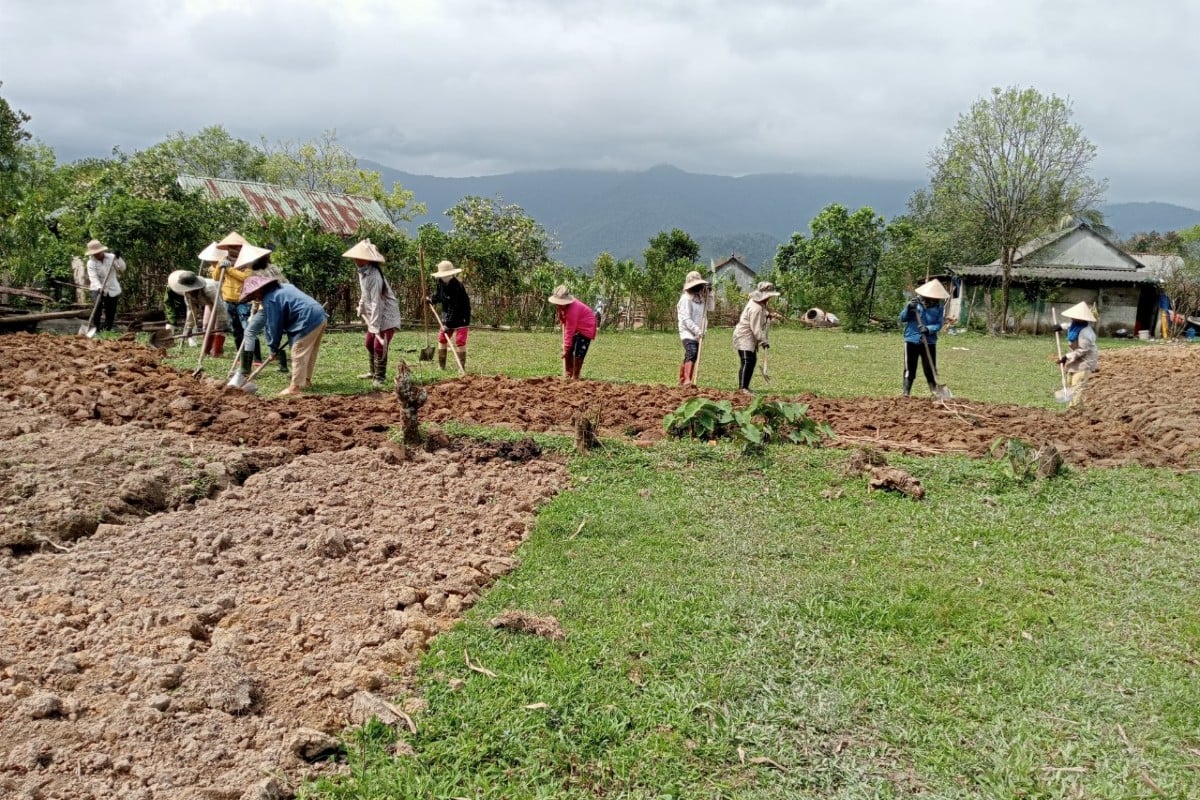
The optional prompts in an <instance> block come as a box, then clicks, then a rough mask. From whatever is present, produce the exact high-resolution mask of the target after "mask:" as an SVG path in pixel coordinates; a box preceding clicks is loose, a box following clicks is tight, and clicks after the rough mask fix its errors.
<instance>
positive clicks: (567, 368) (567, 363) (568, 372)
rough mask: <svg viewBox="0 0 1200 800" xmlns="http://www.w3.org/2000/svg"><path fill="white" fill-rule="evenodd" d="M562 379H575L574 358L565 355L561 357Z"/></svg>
mask: <svg viewBox="0 0 1200 800" xmlns="http://www.w3.org/2000/svg"><path fill="white" fill-rule="evenodd" d="M563 377H564V378H574V377H575V356H573V355H567V356H564V357H563Z"/></svg>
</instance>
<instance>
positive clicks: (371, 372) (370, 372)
mask: <svg viewBox="0 0 1200 800" xmlns="http://www.w3.org/2000/svg"><path fill="white" fill-rule="evenodd" d="M367 360H368V361H370V362H371V365H370V366H369V367H367V371H366V372H364V373H363V374H361V375H355V376H354V377H356V378H358V379H359V380H360V381H373V380H375V370H376V368H377V367H378V366H379V365H378V364H377V363H376V362H377V359H376V357H375V351H374V349H372V350H368V351H367Z"/></svg>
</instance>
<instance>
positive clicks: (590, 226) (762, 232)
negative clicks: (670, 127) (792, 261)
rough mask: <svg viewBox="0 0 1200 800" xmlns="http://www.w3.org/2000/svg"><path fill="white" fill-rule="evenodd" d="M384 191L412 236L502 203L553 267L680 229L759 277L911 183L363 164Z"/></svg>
mask: <svg viewBox="0 0 1200 800" xmlns="http://www.w3.org/2000/svg"><path fill="white" fill-rule="evenodd" d="M360 166H362V167H363V168H364V169H371V170H377V171H378V172H379V173H380V175H381V177H382V178H383V184H384V186H387V187H390V186H391V185H392V183H393V182H399V183H400V185H401V186H403V187H404V188H405V189H408V190H411V191H412V192H413V193H414V194H415V199H416V201H417V202H420V203H425V205H426V208H427V213H426V214H425V215H424V216H421V217H418V218H416V219H415V220H414V221H413V223H412V227H413V228H414V229H415V227H416V226H418V225H423V224H425V223H427V222H433V223H436V224H437V225H439V226H440V227H443V228H447V227H449V219H448V218H447V217H446V216H445V211H446V209H448V208H450V207H451V206H453V205H454V204H455V203H457V202H458V201H459V200H461V199H463V198H464V197H466V196H468V195H475V196H478V197H489V198H495V197H501V198H503V202H505V203H515V204H517V205H519V206H521V207H522V208H523V209H524V210H525V212H526V213H527V214H529V216H531V217H533V219H535V220H537V221H538V223H540V224H541V225H542V227H543V228H545V229H546V230H547V231H549V232H550V233H551V235H553V236H554V238H555V239H557V240H558V241H559V242H560V243H561V247H560V248H559V250H557V251H556V252H555V253H554V257H555V258H557V259H558V260H560V261H562V262H563V263H565V264H569V265H571V266H576V267H586V266H589V265H590V264H592V263H593V262H594V261H595V259H596V256H598V255H599V254H600V253H602V252H608V253H611V254H612V255H613V256H614V257H616V258H618V259H625V258H631V259H635V260H638V261H640V260H641V258H642V253H643V252H644V251H645V249H646V246H647V244H648V242H649V240H650V239H651V238H652V237H653V236H655V235H657V234H658V233H660V232H662V231H669V230H671V229H672V228H679V229H681V230H683V231H686V232H687V233H688V234H690V235H691V237H692V238H693V239H695V240H696V242H697V243H698V244H700V247H701V252H700V257H701V261H708V260H709V259H716V260H717V261H720V260H721V259H722V258H725V257H727V256H729V255H730V254H731V253H737V254H738V256H739V257H740V258H741V259H742V260H743V261H744V262H745V263H746V264H748V265H749V266H751V267H753V268H755V269H760V268H762V267H763V266H764V265H767V264H769V263H770V262H771V261H772V260H773V259H774V257H775V250H776V248H777V247H778V246H779V245H780V244H781V243H783V242H786V241H787V240H788V239H789V238H790V237H791V235H792V233H793V232H796V231H800V232H803V233H807V232H808V225H809V222H810V221H811V220H812V218H813V217H815V216H816V215H817V214H818V213H820V211H821V209H822V208H824V207H825V206H827V205H829V204H830V203H841V204H842V205H844V206H846V207H847V208H849V209H851V210H854V209H857V208H860V207H861V206H870V207H871V208H873V209H874V210H875V212H876V213H878V214H881V215H882V216H883V217H885V218H887V219H891V218H892V217H895V216H898V215H900V214H903V213H904V212H905V209H906V204H907V202H908V198H909V197H910V196H911V195H912V193H913V192H914V191H915V190H916V189H918V188H920V187H921V186H923V185H924V183H923V182H922V181H918V180H889V179H878V178H855V177H834V176H820V175H796V174H782V173H774V174H763V175H746V176H743V177H737V178H733V177H728V176H722V175H704V174H698V173H691V172H684V171H683V170H680V169H677V168H675V167H672V166H667V165H663V166H657V167H652V168H650V169H647V170H642V171H630V172H625V171H617V170H571V169H555V170H545V171H534V172H512V173H507V174H504V175H487V176H480V177H471V178H440V177H434V176H430V175H415V174H412V173H407V172H401V171H400V170H396V169H393V168H391V167H387V166H384V165H382V164H377V163H374V162H370V161H361V162H360ZM1103 211H1104V216H1105V221H1106V223H1107V224H1108V225H1109V227H1111V228H1112V229H1113V230H1114V231H1115V232H1116V234H1117V236H1118V237H1121V238H1125V237H1128V236H1130V235H1132V234H1134V233H1138V232H1142V231H1151V230H1157V231H1159V232H1160V233H1165V232H1167V231H1171V230H1179V229H1181V228H1188V227H1191V226H1193V225H1198V224H1200V211H1197V210H1195V209H1191V208H1185V207H1183V206H1177V205H1172V204H1170V203H1156V202H1148V203H1111V204H1109V205H1107V206H1105V207H1104V208H1103Z"/></svg>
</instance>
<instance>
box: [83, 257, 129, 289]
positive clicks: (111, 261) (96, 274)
mask: <svg viewBox="0 0 1200 800" xmlns="http://www.w3.org/2000/svg"><path fill="white" fill-rule="evenodd" d="M124 271H125V260H124V259H122V258H117V257H116V256H114V255H113V254H112V253H103V254H100V260H99V261H97V260H96V256H92V257H91V258H89V259H88V262H87V274H88V288H89V289H91V290H92V291H93V292H95V291H99V290H100V289H101V286H102V285H103V289H104V294H106V295H108V296H109V297H116V296H117V295H119V294H121V284H120V282H118V281H117V276H118V275H120V274H121V273H122V272H124ZM105 276H107V278H108V280H107V281H105Z"/></svg>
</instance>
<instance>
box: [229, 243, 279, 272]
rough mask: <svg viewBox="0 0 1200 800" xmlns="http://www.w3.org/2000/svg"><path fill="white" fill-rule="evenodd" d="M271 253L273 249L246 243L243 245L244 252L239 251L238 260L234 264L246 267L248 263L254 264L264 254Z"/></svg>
mask: <svg viewBox="0 0 1200 800" xmlns="http://www.w3.org/2000/svg"><path fill="white" fill-rule="evenodd" d="M270 254H271V251H270V250H268V249H267V248H265V247H255V246H254V245H252V244H248V245H244V246H243V247H242V252H240V253H238V257H237V261H236V262H235V263H234V266H235V267H244V266H246V265H247V264H252V263H254V262H255V261H258V260H259V259H260V258H262V257H263V256H266V255H270Z"/></svg>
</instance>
